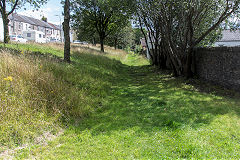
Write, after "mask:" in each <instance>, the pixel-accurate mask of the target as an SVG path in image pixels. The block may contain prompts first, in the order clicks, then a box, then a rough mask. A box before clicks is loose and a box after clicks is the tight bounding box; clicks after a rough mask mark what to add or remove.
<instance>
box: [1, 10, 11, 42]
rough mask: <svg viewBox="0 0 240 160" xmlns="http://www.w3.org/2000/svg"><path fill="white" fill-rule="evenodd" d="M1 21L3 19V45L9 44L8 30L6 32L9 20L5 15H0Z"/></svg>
mask: <svg viewBox="0 0 240 160" xmlns="http://www.w3.org/2000/svg"><path fill="white" fill-rule="evenodd" d="M2 19H3V28H4V43H8V42H9V40H10V39H9V30H8V23H9V19H8V16H7V14H6V13H5V14H4V13H3V14H2Z"/></svg>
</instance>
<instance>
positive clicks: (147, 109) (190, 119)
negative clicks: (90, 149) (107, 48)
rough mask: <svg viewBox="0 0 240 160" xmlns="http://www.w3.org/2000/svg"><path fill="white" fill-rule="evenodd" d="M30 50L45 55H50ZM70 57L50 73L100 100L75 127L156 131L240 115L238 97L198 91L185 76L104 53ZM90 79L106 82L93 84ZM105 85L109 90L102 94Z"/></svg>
mask: <svg viewBox="0 0 240 160" xmlns="http://www.w3.org/2000/svg"><path fill="white" fill-rule="evenodd" d="M33 55H34V56H36V55H37V56H39V57H41V58H44V59H46V58H47V59H48V60H49V57H51V56H49V55H48V54H42V53H33ZM50 59H51V58H50ZM53 59H60V60H61V58H59V57H54V58H53ZM72 59H73V63H72V64H71V65H70V66H71V67H70V69H68V70H65V69H62V68H60V69H59V68H57V67H56V68H55V70H52V72H53V74H54V75H55V76H56V78H63V80H64V81H66V82H67V83H68V84H70V85H72V86H74V87H77V88H79V89H81V88H82V87H86V88H87V90H91V91H90V93H88V94H91V95H93V96H99V95H100V97H101V99H102V101H99V100H98V102H95V103H96V104H98V106H96V111H95V113H94V114H91V115H90V116H89V117H86V118H85V119H83V120H81V121H80V122H79V123H78V124H76V125H75V128H76V132H81V131H83V130H86V129H91V131H92V134H93V135H97V134H101V133H107V134H110V133H111V132H113V131H116V130H126V129H128V128H132V127H139V128H140V130H141V131H144V132H146V133H149V134H151V133H153V131H154V130H162V129H171V130H175V129H179V128H181V127H184V126H190V127H193V128H197V127H200V126H202V125H207V124H209V123H211V121H212V120H213V119H214V118H215V117H216V116H218V115H224V114H236V115H238V116H239V115H240V110H239V106H240V103H239V99H237V98H225V97H221V96H217V95H213V94H208V93H202V92H199V91H196V90H195V88H194V87H192V86H191V85H186V84H185V81H184V80H183V79H180V78H174V77H171V76H170V75H167V74H156V73H155V71H154V70H152V69H151V68H150V67H146V66H141V67H133V66H132V67H129V66H127V65H123V64H121V63H120V62H119V61H117V60H113V59H110V58H107V57H105V56H101V55H93V54H84V53H78V52H74V53H73V55H72ZM53 61H54V60H53ZM59 62H61V61H59ZM63 65H64V66H66V64H63ZM69 72H72V73H69ZM66 75H67V76H66ZM82 77H89V81H79V79H81V78H82ZM94 81H95V82H96V81H97V82H98V83H106V84H104V85H102V87H103V88H100V89H97V88H95V85H96V83H95V82H94ZM110 87H111V91H109V90H110ZM103 89H106V92H109V93H108V94H102V95H101V94H100V93H99V92H102V90H103Z"/></svg>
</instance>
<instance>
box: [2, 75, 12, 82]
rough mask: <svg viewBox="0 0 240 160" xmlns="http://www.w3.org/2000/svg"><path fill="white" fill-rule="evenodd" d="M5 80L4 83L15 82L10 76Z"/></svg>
mask: <svg viewBox="0 0 240 160" xmlns="http://www.w3.org/2000/svg"><path fill="white" fill-rule="evenodd" d="M3 80H4V81H10V82H12V81H13V78H12V77H11V76H9V77H7V78H4V79H3Z"/></svg>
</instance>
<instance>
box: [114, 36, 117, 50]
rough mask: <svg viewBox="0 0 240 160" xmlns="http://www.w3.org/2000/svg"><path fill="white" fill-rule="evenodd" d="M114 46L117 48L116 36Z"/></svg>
mask: <svg viewBox="0 0 240 160" xmlns="http://www.w3.org/2000/svg"><path fill="white" fill-rule="evenodd" d="M114 48H115V50H116V49H117V38H114Z"/></svg>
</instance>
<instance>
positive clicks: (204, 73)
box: [195, 47, 240, 91]
mask: <svg viewBox="0 0 240 160" xmlns="http://www.w3.org/2000/svg"><path fill="white" fill-rule="evenodd" d="M195 61H196V74H197V76H198V77H199V78H201V79H204V80H207V81H211V82H214V83H216V84H219V85H222V86H224V87H227V88H230V89H235V90H238V91H240V47H216V48H199V49H196V52H195Z"/></svg>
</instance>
